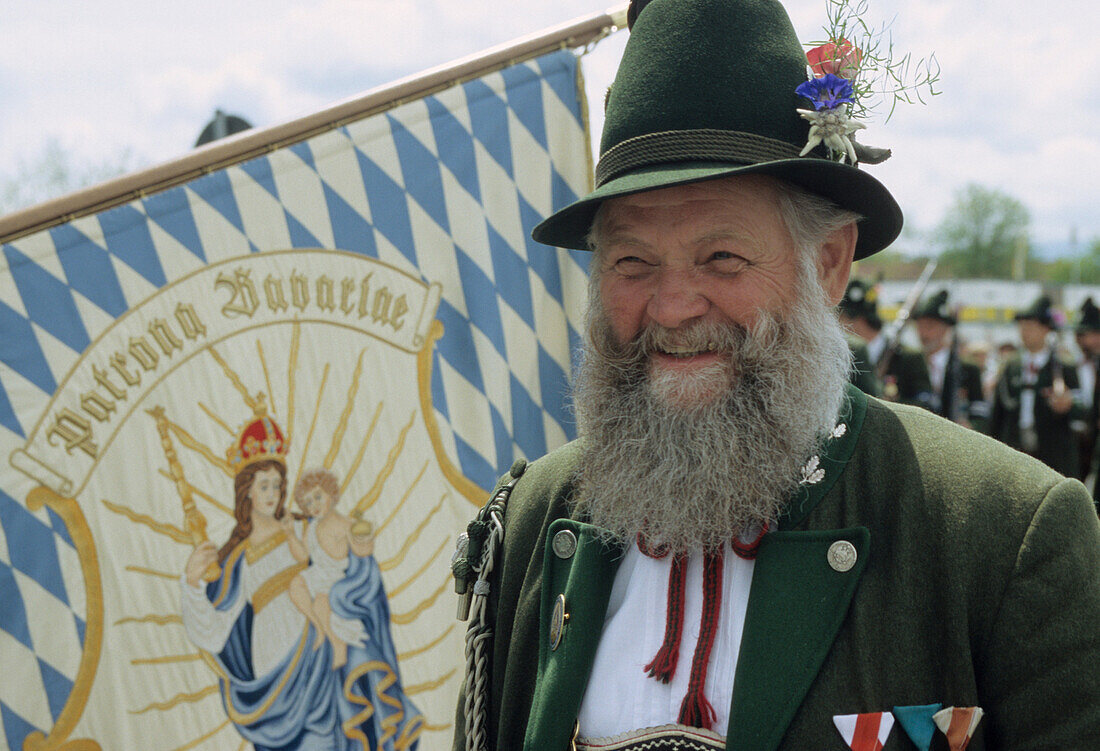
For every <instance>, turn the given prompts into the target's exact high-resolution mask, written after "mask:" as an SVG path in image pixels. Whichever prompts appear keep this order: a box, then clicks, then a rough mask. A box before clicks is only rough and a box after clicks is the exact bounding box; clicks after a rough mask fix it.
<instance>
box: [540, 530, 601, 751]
mask: <svg viewBox="0 0 1100 751" xmlns="http://www.w3.org/2000/svg"><path fill="white" fill-rule="evenodd" d="M598 532H599V529H598V528H597V527H594V526H592V525H591V524H585V523H583V522H578V521H574V520H572V519H558V520H557V521H555V522H553V523H552V524H551V525H550V528H549V531H548V534H547V538H546V550H545V553H544V561H543V585H542V603H541V607H540V614H539V667H538V678H537V679H536V683H535V694H534V701H533V702H532V705H531V716H530V718H529V720H528V724H527V734H526V737H525V739H524V743H523V747H524V749H527V750H528V751H545V750H546V749H565V748H568V747H569V741H570V739H571V738H572V737H573V729H574V724H575V722H576V718H577V714H578V712H579V711H580V705H581V699H582V697H583V696H584V687H585V686H586V685H587V684H588V676H589V674H590V673H591V671H592V662H593V660H594V658H595V656H596V647H597V645H598V644H599V641H600V633H601V632H602V631H603V622H604V617H605V616H606V614H607V603H608V599H609V598H610V596H611V586H612V584H613V583H614V581H615V572H616V571H617V570H618V567H619V563H620V561H621V560H622V554H623V551H622V550H621V549H620V548H618V547H614V546H608V545H606V544H604V543H602V542H600V540H599V539H598V537H597V534H598ZM555 611H556V612H555ZM559 634H560V636H559Z"/></svg>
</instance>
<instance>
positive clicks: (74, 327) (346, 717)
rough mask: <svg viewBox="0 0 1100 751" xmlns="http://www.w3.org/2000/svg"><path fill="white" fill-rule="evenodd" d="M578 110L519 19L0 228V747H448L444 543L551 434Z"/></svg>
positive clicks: (453, 629) (573, 292) (454, 662)
mask: <svg viewBox="0 0 1100 751" xmlns="http://www.w3.org/2000/svg"><path fill="white" fill-rule="evenodd" d="M609 23H610V22H609V19H608V18H607V17H606V16H601V17H600V18H598V19H597V18H595V17H594V20H592V21H590V22H589V24H588V25H589V26H590V27H591V28H590V29H589V30H588V32H587V33H588V34H589V39H590V38H593V37H595V36H596V35H597V34H598V33H600V31H601V30H604V29H606V27H607V26H608V25H609ZM570 34H571V36H570V40H571V43H578V44H583V43H585V42H586V41H587V39H586V38H585V36H584V33H578V30H577V28H576V27H574V28H572V29H571V30H570ZM582 99H583V89H582V88H580V71H579V60H578V55H577V53H576V52H574V51H573V50H570V49H568V48H565V42H564V41H563V39H561V38H546V37H541V38H539V39H537V40H535V42H529V43H525V46H522V48H514V49H504V50H498V51H497V52H495V53H493V54H492V55H488V56H486V57H485V58H484V59H478V60H474V61H464V62H463V63H461V64H459V65H456V66H452V67H448V68H446V69H437V70H435V71H431V72H429V73H428V74H425V75H424V76H420V77H415V78H411V79H406V80H404V81H401V82H399V83H398V84H395V85H394V86H391V87H386V88H384V89H381V90H378V91H374V92H368V93H367V94H365V95H364V96H363V97H361V98H358V99H356V100H353V101H348V102H344V103H341V104H340V105H338V106H334V107H333V108H331V109H330V110H326V111H324V112H321V113H318V114H316V115H315V116H311V117H308V118H305V119H303V120H301V121H295V122H294V123H290V124H287V125H285V126H280V127H275V128H271V129H268V130H265V131H249V132H246V133H243V134H239V135H237V136H234V137H233V138H231V139H227V140H226V141H224V142H215V143H213V144H210V145H208V146H205V147H203V149H201V150H199V151H197V152H195V153H194V154H192V155H189V156H188V157H186V158H184V159H181V160H179V161H178V162H174V163H170V164H168V165H162V167H161V168H156V169H153V170H148V171H146V172H144V173H141V174H139V175H137V176H128V177H127V178H122V179H120V180H118V181H114V182H113V183H111V184H108V185H106V186H100V187H99V188H96V189H92V190H91V191H90V192H89V191H85V192H83V193H81V194H76V195H75V196H73V197H71V198H72V200H71V201H62V202H61V204H59V205H58V206H56V207H54V208H53V209H48V210H47V211H46V213H45V215H44V214H43V210H42V209H37V210H32V211H28V212H22V214H21V215H14V216H12V217H8V218H7V219H6V220H0V247H2V250H3V255H2V260H0V454H2V455H3V458H4V461H3V463H2V465H0V602H2V603H3V605H2V607H0V665H2V666H3V679H2V680H0V723H2V732H0V746H3V745H4V744H5V743H6V745H7V747H9V748H12V749H31V748H47V747H48V748H62V747H66V744H73V746H72V747H76V746H77V745H79V747H80V748H87V749H138V748H141V749H184V748H186V749H191V748H205V749H248V748H256V749H269V748H270V749H274V748H280V749H282V748H288V749H291V748H333V749H337V748H338V749H376V748H378V749H400V748H408V749H414V748H421V749H442V748H447V747H449V746H450V738H451V735H452V732H453V717H454V708H455V702H456V697H457V693H458V687H459V683H460V681H461V679H462V665H463V664H464V658H463V635H464V631H465V628H464V626H463V625H462V624H460V623H458V622H457V621H456V619H455V610H456V599H455V597H454V595H453V592H452V589H453V587H452V583H451V575H450V567H449V559H450V555H451V550H452V549H453V544H454V539H455V536H456V534H457V533H458V532H459V531H460V530H461V529H462V528H463V527H464V525H465V523H466V522H467V521H468V520H469V519H470V518H471V517H472V515H473V513H474V511H475V509H476V508H477V507H478V506H480V505H481V504H482V503H484V502H485V500H486V499H487V494H488V492H489V489H491V487H492V486H493V484H494V482H495V479H496V477H497V476H498V475H499V474H500V473H502V472H504V471H506V469H507V468H508V467H509V465H510V464H511V463H512V462H513V461H514V459H516V458H517V457H519V456H526V457H537V456H539V455H541V454H543V453H545V452H546V451H548V450H551V449H553V448H555V447H557V446H559V445H561V444H562V443H564V442H566V441H568V440H569V439H571V438H572V437H573V436H574V427H573V423H572V420H571V418H570V415H569V410H568V408H567V406H566V397H567V393H568V388H569V383H570V379H571V372H570V367H571V352H572V351H573V350H574V348H575V347H576V345H577V343H578V342H579V338H580V330H581V315H582V308H583V300H584V296H585V285H586V282H587V258H586V257H585V256H586V255H587V254H584V253H574V252H565V251H555V250H552V249H549V248H545V247H540V246H537V245H536V244H534V243H533V241H532V240H531V239H530V232H531V229H532V227H533V226H534V225H535V224H537V223H538V222H539V221H540V220H541V219H543V218H544V217H546V216H547V215H548V214H550V213H552V212H554V211H555V210H557V209H559V208H561V207H563V206H565V205H566V204H568V203H570V202H572V201H573V200H575V199H577V197H578V196H581V195H583V194H585V193H586V192H587V190H588V189H589V187H590V170H589V163H590V147H589V141H588V133H587V126H586V123H585V121H584V118H583V112H584V107H583V106H582ZM55 203H56V202H55ZM51 212H52V213H51Z"/></svg>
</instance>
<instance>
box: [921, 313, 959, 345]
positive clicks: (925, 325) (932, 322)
mask: <svg viewBox="0 0 1100 751" xmlns="http://www.w3.org/2000/svg"><path fill="white" fill-rule="evenodd" d="M916 325H917V337H918V338H919V339H920V345H921V348H922V349H923V350H924V351H925V352H935V351H937V350H939V349H940V348H941V347H943V345H944V340H945V339H946V338H947V332H948V331H950V330H951V327H950V326H948V325H947V324H946V323H944V322H943V321H941V320H939V319H937V318H918V319H917V320H916Z"/></svg>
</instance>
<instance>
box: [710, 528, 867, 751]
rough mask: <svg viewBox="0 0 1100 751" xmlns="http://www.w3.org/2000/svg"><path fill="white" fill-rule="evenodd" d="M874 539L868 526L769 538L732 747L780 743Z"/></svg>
mask: <svg viewBox="0 0 1100 751" xmlns="http://www.w3.org/2000/svg"><path fill="white" fill-rule="evenodd" d="M869 542H870V533H869V532H868V531H867V529H865V528H863V527H856V528H852V529H842V530H824V531H813V532H775V533H773V534H770V535H766V536H765V537H764V540H763V541H762V542H761V545H760V550H759V552H758V554H757V557H756V568H755V570H754V571H753V578H752V588H751V589H750V591H749V605H748V611H747V613H746V616H745V631H744V635H743V636H742V638H741V652H740V657H739V658H738V661H737V671H736V674H735V678H734V684H733V702H732V705H731V707H730V722H729V731H728V735H727V737H726V748H727V749H746V748H751V749H756V750H758V751H772V750H773V749H775V748H776V747H777V746H778V745H779V741H780V740H781V739H782V737H783V734H784V733H785V732H786V730H787V727H788V725H790V723H791V720H792V719H793V718H794V715H795V712H796V711H797V710H798V707H799V706H800V705H801V704H802V701H803V699H804V698H805V696H806V693H807V692H808V691H809V688H810V684H811V683H813V680H814V678H815V677H816V676H817V673H818V671H819V670H820V669H821V665H822V663H823V662H824V660H825V656H826V655H827V654H828V653H829V649H830V648H831V646H832V643H833V640H834V639H835V638H836V634H837V632H838V631H839V630H840V626H841V624H842V623H843V622H844V617H845V615H846V614H847V611H848V606H849V604H850V603H851V601H852V596H853V595H854V594H855V591H856V585H857V584H858V583H859V578H860V574H861V573H862V572H863V568H864V566H865V565H866V562H867V551H868V548H869ZM852 550H854V551H855V560H854V562H853V561H851V555H850V553H851V551H852ZM849 563H850V564H852V567H851V568H850V569H847V570H844V569H845V568H846V567H847V566H848V565H849Z"/></svg>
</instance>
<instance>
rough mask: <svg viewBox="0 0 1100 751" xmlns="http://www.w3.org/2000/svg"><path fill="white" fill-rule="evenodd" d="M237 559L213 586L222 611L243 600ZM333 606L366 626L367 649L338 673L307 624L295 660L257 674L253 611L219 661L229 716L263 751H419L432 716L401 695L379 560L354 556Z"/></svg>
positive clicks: (292, 653) (325, 645)
mask: <svg viewBox="0 0 1100 751" xmlns="http://www.w3.org/2000/svg"><path fill="white" fill-rule="evenodd" d="M237 552H239V551H235V553H234V555H231V556H230V558H229V561H228V562H227V564H228V565H226V567H225V573H223V575H222V578H221V579H220V580H219V581H216V582H213V583H211V584H210V585H208V587H207V597H208V598H209V599H210V601H211V602H212V603H215V608H216V609H218V610H227V609H229V608H230V607H231V605H232V603H234V602H235V601H236V600H237V598H238V597H240V596H241V575H240V572H241V563H242V560H243V556H241V555H237V554H236V553H237ZM329 602H330V604H331V607H332V612H333V614H334V615H338V616H340V617H342V618H347V619H351V620H358V621H360V622H361V623H362V624H363V627H364V628H365V630H366V632H367V634H368V635H369V638H368V639H367V640H366V642H365V644H363V645H355V644H349V645H348V661H347V663H346V664H345V665H343V666H341V667H340V668H337V669H335V670H334V669H333V667H332V647H331V645H330V644H329V642H328V640H327V639H325V638H324V636H323V635H322V634H319V633H318V632H317V631H316V630H315V629H314V627H313V626H312V625H311V624H309V623H308V622H307V624H306V627H305V629H304V630H303V632H302V637H301V639H300V640H299V641H298V643H297V644H294V645H292V646H291V648H290V650H289V651H288V653H287V655H286V657H284V658H283V660H282V661H281V662H280V663H279V664H278V665H277V666H276V667H275V668H273V669H272V670H271V671H269V672H268V673H267V675H263V676H259V677H257V676H255V675H254V674H253V670H252V655H251V648H252V638H251V637H252V618H253V610H252V605H251V603H249V604H246V605H245V607H244V609H243V610H242V611H241V614H240V616H239V617H238V618H237V621H236V622H235V623H234V625H233V629H232V631H231V632H230V634H229V638H228V639H227V640H226V643H225V647H224V648H223V649H222V651H221V652H219V653H218V654H217V655H216V656H215V659H216V662H217V663H218V665H219V667H220V668H221V671H222V672H223V673H224V674H223V676H222V677H223V680H222V700H223V703H224V705H225V708H226V713H227V714H228V715H229V718H230V719H231V720H232V721H233V723H234V724H235V725H236V726H237V729H238V730H239V731H240V733H241V735H242V736H243V737H244V738H245V739H246V740H248V741H250V742H251V743H252V744H253V745H254V746H255V747H256V749H257V751H279V750H281V749H286V750H287V751H289V750H290V749H299V750H301V751H363V750H364V749H369V750H370V751H376V750H377V751H399V750H400V749H409V750H410V751H415V749H416V748H417V746H418V744H419V740H418V739H419V736H420V733H421V732H422V729H423V724H424V718H423V716H422V715H421V714H420V712H419V711H418V710H417V709H416V707H415V706H413V704H412V702H411V701H409V699H408V697H407V696H405V694H404V691H403V690H402V688H401V678H400V673H399V672H398V666H397V653H396V651H395V649H394V645H393V638H392V635H391V634H390V609H389V603H388V601H387V599H386V592H385V589H384V588H383V586H382V576H381V571H380V569H379V567H378V562H377V561H376V560H375V559H374V557H373V556H366V557H359V556H355V555H351V556H349V558H348V567H347V571H346V572H345V575H344V578H343V579H341V580H340V581H339V582H337V583H336V584H334V585H333V587H332V590H331V591H330V593H329ZM318 643H320V646H319V647H318V648H316V649H315V648H314V647H315V645H317V644H318Z"/></svg>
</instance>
